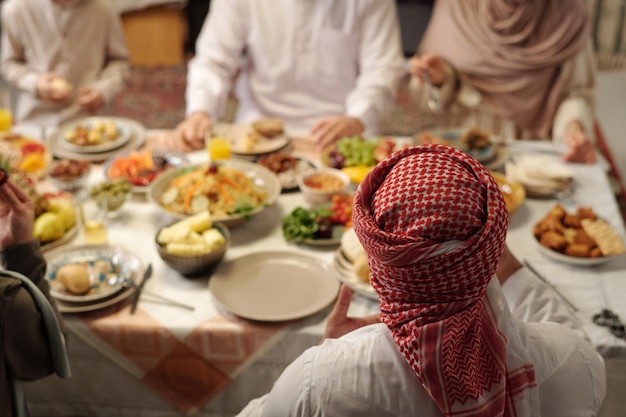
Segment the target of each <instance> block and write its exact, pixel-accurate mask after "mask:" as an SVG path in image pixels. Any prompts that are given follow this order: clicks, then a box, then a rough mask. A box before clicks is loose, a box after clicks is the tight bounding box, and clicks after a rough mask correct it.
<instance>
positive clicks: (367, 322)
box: [361, 314, 380, 326]
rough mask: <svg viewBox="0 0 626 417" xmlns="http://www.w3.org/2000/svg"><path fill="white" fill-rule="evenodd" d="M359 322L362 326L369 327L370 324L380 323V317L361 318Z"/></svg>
mask: <svg viewBox="0 0 626 417" xmlns="http://www.w3.org/2000/svg"><path fill="white" fill-rule="evenodd" d="M361 320H362V324H363V326H369V325H370V324H376V323H380V315H379V314H372V315H371V316H367V317H363V318H362V319H361Z"/></svg>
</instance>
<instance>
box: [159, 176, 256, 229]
mask: <svg viewBox="0 0 626 417" xmlns="http://www.w3.org/2000/svg"><path fill="white" fill-rule="evenodd" d="M266 199H267V194H266V192H265V190H264V189H263V188H261V187H259V186H258V185H256V184H255V183H254V181H253V180H252V178H250V177H248V176H247V175H245V174H243V173H242V172H240V171H238V170H236V169H233V168H230V167H227V166H223V165H215V164H212V165H210V166H208V167H207V166H206V165H203V166H201V167H195V168H190V169H189V170H188V171H187V170H185V171H183V172H182V173H181V175H179V176H177V177H176V178H174V179H173V180H172V181H171V182H170V185H169V187H168V188H167V189H166V190H165V192H164V193H163V195H162V196H161V204H162V205H163V207H164V208H165V209H167V210H169V211H172V212H174V213H178V214H196V213H199V212H201V211H204V210H208V211H209V213H210V214H211V217H225V216H229V215H232V214H241V215H244V216H245V215H247V214H249V213H250V212H251V211H252V210H254V209H255V208H257V207H259V206H260V205H262V204H264V203H265V201H266Z"/></svg>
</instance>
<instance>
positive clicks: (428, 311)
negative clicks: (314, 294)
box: [240, 145, 606, 417]
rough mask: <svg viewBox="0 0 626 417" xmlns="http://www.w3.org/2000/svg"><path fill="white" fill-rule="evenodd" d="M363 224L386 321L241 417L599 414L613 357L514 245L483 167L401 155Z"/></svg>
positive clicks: (357, 216)
mask: <svg viewBox="0 0 626 417" xmlns="http://www.w3.org/2000/svg"><path fill="white" fill-rule="evenodd" d="M353 216H354V217H353V224H354V230H355V232H356V235H357V237H358V238H359V240H360V242H361V243H362V245H363V247H364V249H365V252H366V254H367V258H368V263H369V267H370V273H371V284H372V286H373V287H374V289H375V291H376V293H377V294H378V297H379V304H380V320H381V321H382V323H378V324H372V325H368V326H364V327H362V328H360V329H358V330H355V331H352V332H350V333H348V334H346V335H344V336H342V337H340V338H338V339H332V338H329V339H326V340H325V341H324V343H323V344H321V345H320V346H317V347H314V348H311V349H309V350H307V351H306V352H305V353H304V354H303V355H301V356H300V357H299V358H298V359H296V361H295V362H294V363H292V364H291V365H290V366H289V367H288V368H287V369H286V370H285V372H284V373H283V374H282V375H281V377H280V378H279V379H278V381H277V382H276V383H275V385H274V388H273V389H272V391H271V392H270V393H269V394H268V395H267V396H265V397H262V398H261V399H257V400H255V401H253V402H251V403H250V404H249V405H248V407H247V408H246V409H244V410H243V411H242V413H241V414H240V415H241V416H272V417H277V416H342V417H343V416H359V417H363V416H372V417H373V416H419V417H430V416H455V417H478V416H480V417H487V416H489V417H491V416H511V417H513V416H515V417H524V416H550V417H555V416H563V417H565V416H574V415H576V416H593V415H595V414H596V413H597V411H598V409H599V408H600V405H601V404H602V400H603V398H604V395H605V392H606V382H605V370H604V363H603V360H602V358H601V357H600V355H599V354H598V353H597V352H596V351H595V350H594V348H593V346H592V345H591V344H590V343H589V342H588V340H586V339H585V337H584V334H583V336H582V337H581V334H580V333H577V331H580V329H579V328H578V325H577V324H576V322H575V320H573V318H572V317H571V315H570V314H569V313H568V312H567V310H566V309H565V308H564V307H563V306H562V305H561V304H560V302H559V301H558V300H557V299H556V298H554V297H553V296H552V294H551V293H550V292H549V290H548V289H547V288H546V287H545V286H543V284H541V283H540V282H539V281H538V280H536V279H533V277H532V276H531V275H529V272H528V271H526V269H525V268H522V267H521V265H520V264H519V262H518V261H517V260H516V259H515V258H513V257H512V255H511V254H510V252H509V251H508V249H507V248H506V247H505V239H506V231H507V227H508V215H507V210H506V206H505V203H504V200H503V197H502V194H501V192H500V191H499V188H498V186H497V184H496V182H495V181H494V179H493V178H492V176H491V175H490V173H489V172H488V171H487V170H486V169H485V168H484V167H483V166H482V165H481V164H480V163H478V162H477V161H476V160H474V159H473V158H471V157H470V156H468V155H467V154H465V153H464V152H462V151H459V150H457V149H454V148H451V147H448V146H442V145H424V146H417V147H413V148H407V149H404V150H401V151H399V152H396V153H395V154H393V155H391V156H390V157H389V158H387V159H386V160H384V161H383V162H381V163H380V164H378V165H377V166H376V167H375V168H374V170H373V171H372V172H371V173H370V174H369V175H368V176H367V177H366V179H365V180H364V181H363V182H362V183H361V185H360V186H359V189H358V190H357V193H356V195H355V199H354V210H353ZM500 283H502V287H501V286H500ZM346 294H347V295H346ZM349 300H350V295H349V293H348V292H347V291H346V289H345V288H342V292H341V293H340V296H339V300H338V302H337V305H336V307H335V310H334V311H333V313H332V314H331V317H329V327H333V326H336V327H340V326H342V325H343V327H344V328H345V327H349V326H346V323H354V327H357V326H358V324H357V323H356V322H355V321H354V320H352V321H351V320H350V319H348V318H347V317H346V315H345V313H346V312H347V304H349ZM346 301H347V303H346ZM342 304H343V305H345V306H346V307H345V308H343V307H340V305H342ZM512 312H514V313H512ZM334 333H337V332H334ZM334 333H333V331H332V330H330V331H329V330H328V328H327V335H334Z"/></svg>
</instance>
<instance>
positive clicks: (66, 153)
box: [48, 116, 146, 162]
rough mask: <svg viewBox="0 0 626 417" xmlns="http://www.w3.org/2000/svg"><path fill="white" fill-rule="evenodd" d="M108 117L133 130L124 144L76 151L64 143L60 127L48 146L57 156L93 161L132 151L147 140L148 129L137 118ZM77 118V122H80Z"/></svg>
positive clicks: (100, 160) (104, 159) (51, 136)
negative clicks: (110, 148) (99, 150)
mask: <svg viewBox="0 0 626 417" xmlns="http://www.w3.org/2000/svg"><path fill="white" fill-rule="evenodd" d="M107 119H109V120H112V121H113V122H115V123H116V124H118V125H124V126H126V127H127V128H128V129H129V130H130V132H131V138H130V139H129V140H128V142H126V143H125V144H123V145H122V146H120V147H118V148H116V149H112V150H109V151H104V152H93V153H86V152H76V151H73V150H70V149H67V148H65V146H64V145H63V143H62V142H63V141H65V139H64V138H63V135H62V132H63V130H62V129H59V130H58V131H56V132H55V133H53V134H52V135H50V138H49V143H48V146H49V147H50V150H51V152H52V153H53V154H54V156H56V157H57V158H68V159H76V160H80V161H91V162H103V161H106V160H107V159H109V158H112V157H113V156H115V155H120V154H123V153H125V152H130V151H131V150H133V149H137V148H139V147H141V145H143V143H144V142H145V140H146V129H145V128H144V127H143V125H142V124H141V123H139V122H137V121H135V120H132V119H126V118H123V117H113V116H111V117H107ZM79 121H80V120H77V121H76V122H75V123H77V122H79Z"/></svg>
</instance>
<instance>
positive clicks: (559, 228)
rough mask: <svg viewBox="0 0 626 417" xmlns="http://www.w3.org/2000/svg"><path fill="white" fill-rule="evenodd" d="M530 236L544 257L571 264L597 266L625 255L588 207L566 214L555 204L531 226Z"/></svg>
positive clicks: (612, 232) (612, 231)
mask: <svg viewBox="0 0 626 417" xmlns="http://www.w3.org/2000/svg"><path fill="white" fill-rule="evenodd" d="M533 234H534V236H535V238H536V239H537V242H538V244H539V245H538V247H539V250H540V251H541V252H542V253H543V254H544V255H546V256H547V257H549V258H551V259H553V260H555V261H559V262H563V263H567V264H571V265H581V266H592V265H598V264H602V263H605V262H608V261H610V260H612V259H614V258H615V257H616V256H619V255H622V254H624V253H626V247H625V246H624V241H623V240H622V238H621V237H620V236H619V234H618V233H617V232H616V231H615V229H614V228H613V227H612V226H611V225H610V224H609V223H608V222H606V221H605V220H603V219H600V218H599V217H598V215H597V214H596V213H595V212H594V210H593V209H592V208H590V207H579V208H578V209H576V211H575V212H568V211H567V210H566V209H565V208H564V207H563V206H561V205H559V204H556V205H555V206H554V207H553V208H552V209H551V210H550V211H549V212H548V213H547V214H546V216H544V217H543V218H542V219H541V220H540V221H539V222H537V224H535V227H534V228H533Z"/></svg>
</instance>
